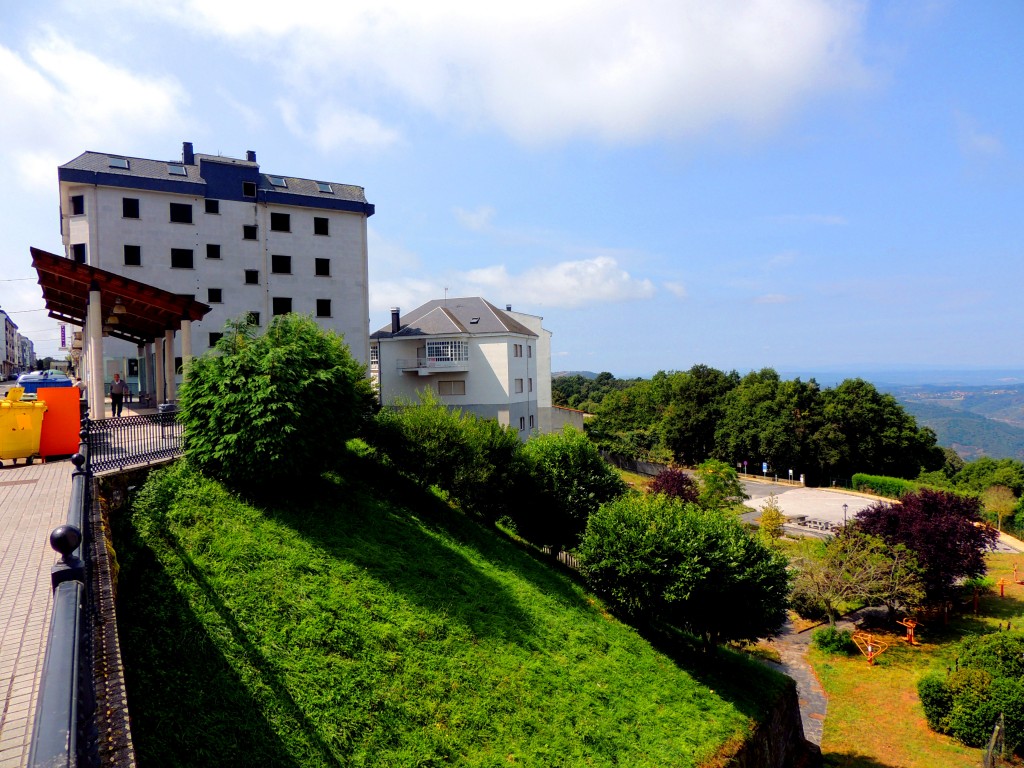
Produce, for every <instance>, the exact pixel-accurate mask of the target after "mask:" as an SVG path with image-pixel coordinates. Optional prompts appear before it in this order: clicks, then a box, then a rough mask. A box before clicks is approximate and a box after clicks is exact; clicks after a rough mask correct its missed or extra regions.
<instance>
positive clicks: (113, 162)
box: [109, 157, 128, 170]
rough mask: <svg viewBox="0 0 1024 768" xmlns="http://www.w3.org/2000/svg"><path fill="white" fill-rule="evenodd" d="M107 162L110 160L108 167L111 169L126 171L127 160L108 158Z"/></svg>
mask: <svg viewBox="0 0 1024 768" xmlns="http://www.w3.org/2000/svg"><path fill="white" fill-rule="evenodd" d="M109 160H110V167H111V168H124V169H125V170H128V158H126V157H111V158H109Z"/></svg>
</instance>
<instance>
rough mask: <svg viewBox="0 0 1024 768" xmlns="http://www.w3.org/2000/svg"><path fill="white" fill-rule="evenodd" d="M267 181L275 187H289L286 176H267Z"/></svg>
mask: <svg viewBox="0 0 1024 768" xmlns="http://www.w3.org/2000/svg"><path fill="white" fill-rule="evenodd" d="M267 181H269V182H270V183H271V184H272V185H273V186H275V187H285V188H287V187H288V182H287V181H286V180H285V178H284V176H267Z"/></svg>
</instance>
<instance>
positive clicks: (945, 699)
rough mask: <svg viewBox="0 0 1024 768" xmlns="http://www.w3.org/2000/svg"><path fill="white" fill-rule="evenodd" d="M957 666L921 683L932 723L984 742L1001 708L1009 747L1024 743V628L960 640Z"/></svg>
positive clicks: (962, 738) (975, 742)
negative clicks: (953, 669)
mask: <svg viewBox="0 0 1024 768" xmlns="http://www.w3.org/2000/svg"><path fill="white" fill-rule="evenodd" d="M959 650H960V656H959V658H958V660H957V669H956V670H955V671H952V672H949V673H947V674H946V675H945V676H942V675H941V673H933V674H930V675H928V676H926V677H923V678H922V679H921V681H920V682H919V683H918V688H917V690H918V695H919V696H920V697H921V703H922V705H923V706H924V711H925V717H926V718H927V719H928V726H929V727H930V728H932V729H933V730H935V731H938V732H939V733H945V734H948V735H950V736H953V737H954V738H956V739H958V740H959V741H962V742H963V743H964V744H967V745H969V746H974V747H978V746H982V745H984V744H985V743H986V742H987V741H988V739H989V737H990V736H991V735H992V729H993V727H994V725H995V722H996V720H997V718H998V717H999V715H1000V714H1003V715H1004V717H1005V724H1006V739H1005V742H1006V747H1007V749H1008V751H1011V752H1012V751H1016V750H1017V749H1018V748H1019V747H1020V746H1021V745H1022V744H1024V633H1022V632H995V633H992V634H988V635H980V636H975V637H969V638H967V639H965V640H964V641H963V642H962V643H961V644H960V648H959Z"/></svg>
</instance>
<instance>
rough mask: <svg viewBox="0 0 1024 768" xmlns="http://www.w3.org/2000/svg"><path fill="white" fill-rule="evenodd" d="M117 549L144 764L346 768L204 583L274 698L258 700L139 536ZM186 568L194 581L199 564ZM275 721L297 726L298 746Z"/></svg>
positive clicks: (129, 677)
mask: <svg viewBox="0 0 1024 768" xmlns="http://www.w3.org/2000/svg"><path fill="white" fill-rule="evenodd" d="M118 548H119V551H120V552H122V553H123V555H124V563H123V566H122V570H121V575H120V581H119V585H120V586H119V594H118V614H119V615H118V625H119V627H120V635H121V648H122V652H123V655H124V669H125V679H126V687H127V693H128V700H129V701H128V703H129V707H130V711H131V718H132V739H133V742H134V745H135V750H136V753H137V754H138V759H139V764H140V765H146V766H196V765H217V766H236V765H237V766H251V765H274V766H283V768H293V767H294V768H299V766H303V767H304V766H308V765H326V766H332V765H338V764H339V763H338V761H337V760H336V759H335V758H334V756H333V755H332V754H331V751H330V749H329V748H328V747H327V745H326V744H324V743H323V742H322V740H321V739H320V738H319V736H318V735H317V733H316V731H315V729H314V728H313V727H312V725H311V724H310V723H309V722H308V721H307V720H306V718H305V716H304V714H303V713H302V712H301V710H300V709H299V708H298V707H297V706H296V704H295V702H294V700H292V698H291V697H290V695H289V694H288V692H287V690H286V689H285V686H284V685H283V684H282V683H281V681H280V679H279V678H278V676H277V674H276V673H275V671H274V669H273V667H272V666H271V665H270V664H269V663H268V662H267V660H266V659H265V658H263V657H262V655H261V654H260V653H259V651H258V650H257V649H255V648H254V647H253V646H252V644H251V643H250V642H249V641H248V640H247V638H246V636H245V633H244V632H242V631H240V629H239V627H238V626H237V624H236V623H235V622H234V621H233V620H232V617H231V614H230V611H228V610H226V609H225V608H224V606H223V604H222V603H221V602H220V601H219V600H217V596H216V594H215V593H213V592H212V590H210V589H209V586H208V585H207V584H205V583H204V581H203V580H202V579H201V578H200V579H196V585H197V586H198V587H199V588H200V589H201V590H202V592H203V594H204V597H206V598H207V599H208V600H210V601H211V603H212V605H213V606H214V609H215V610H216V612H217V613H218V615H219V617H220V618H221V620H222V621H224V623H225V625H226V626H227V627H228V629H229V631H230V633H231V639H232V640H233V641H234V643H235V644H236V645H237V646H238V647H240V648H241V650H242V655H243V657H244V661H245V663H246V664H247V665H249V666H251V667H252V668H253V669H255V670H256V673H257V675H258V678H259V685H260V686H266V688H268V689H269V691H270V695H268V696H266V697H265V698H263V697H261V698H256V697H254V695H253V688H252V684H251V683H249V684H247V683H246V682H245V681H243V679H242V678H241V677H240V675H239V672H238V670H237V669H236V668H235V667H234V666H233V665H232V663H231V662H230V661H229V660H228V659H227V658H226V657H225V655H224V654H223V652H222V651H221V650H220V649H219V648H218V646H217V643H216V642H215V641H214V639H213V638H212V637H211V636H210V634H209V630H208V629H207V627H206V626H205V625H204V623H203V621H202V620H201V619H200V617H199V616H197V615H196V612H195V609H194V608H193V606H192V605H191V604H190V601H189V599H188V598H187V597H186V596H185V595H184V594H182V592H180V591H179V589H178V587H177V586H176V584H175V579H174V578H173V577H172V576H171V574H170V573H168V571H167V570H166V568H165V566H164V563H163V562H161V560H160V558H159V557H157V555H156V553H155V552H154V551H153V550H152V549H150V548H149V547H148V546H146V545H145V544H143V543H142V542H141V541H139V540H138V539H134V540H132V541H130V542H128V541H123V540H122V541H119V542H118ZM183 565H184V567H185V569H186V571H187V572H188V573H189V575H190V576H191V577H193V578H195V576H196V573H195V570H194V568H190V567H189V566H188V565H187V564H185V563H184V562H183ZM271 711H273V712H274V714H273V715H270V714H269V713H270V712H271ZM270 717H274V718H276V719H278V720H281V719H284V720H291V721H293V723H294V724H295V725H296V726H297V727H296V728H295V731H294V732H295V733H296V735H295V737H294V739H293V743H291V744H285V743H284V742H283V741H282V740H281V737H280V736H279V735H278V732H279V730H280V724H279V723H278V724H277V725H276V726H275V725H274V724H272V723H271V722H270V721H269V718H270Z"/></svg>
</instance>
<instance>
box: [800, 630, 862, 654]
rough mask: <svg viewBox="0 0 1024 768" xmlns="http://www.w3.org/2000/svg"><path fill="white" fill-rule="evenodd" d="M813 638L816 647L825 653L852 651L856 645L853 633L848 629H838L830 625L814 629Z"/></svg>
mask: <svg viewBox="0 0 1024 768" xmlns="http://www.w3.org/2000/svg"><path fill="white" fill-rule="evenodd" d="M811 640H812V641H813V642H814V645H815V647H816V648H818V649H819V650H821V651H824V652H825V653H832V654H838V653H850V651H852V650H854V649H855V648H856V646H855V645H854V644H853V633H852V632H850V630H848V629H836V628H835V627H833V626H831V625H829V626H827V627H822V628H821V629H816V630H814V633H813V634H812V635H811Z"/></svg>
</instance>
